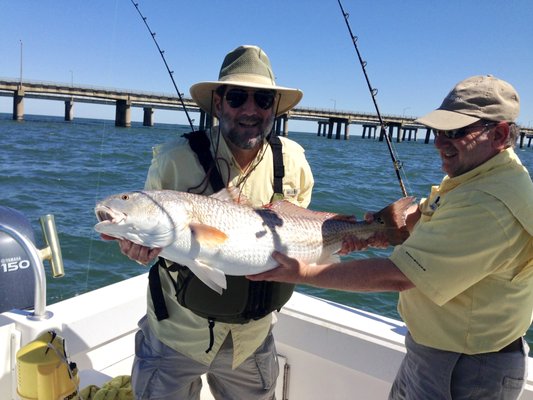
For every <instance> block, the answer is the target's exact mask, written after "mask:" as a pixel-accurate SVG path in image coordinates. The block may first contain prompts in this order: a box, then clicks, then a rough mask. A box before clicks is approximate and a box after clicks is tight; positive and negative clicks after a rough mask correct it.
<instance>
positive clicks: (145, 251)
mask: <svg viewBox="0 0 533 400" xmlns="http://www.w3.org/2000/svg"><path fill="white" fill-rule="evenodd" d="M100 237H101V238H102V239H103V240H116V241H118V245H119V247H120V251H121V252H122V254H124V255H125V256H126V257H128V258H129V259H131V260H133V261H136V262H138V263H139V264H142V265H147V264H148V263H149V262H150V261H151V260H153V259H154V258H156V257H157V256H158V255H159V253H161V251H162V250H163V249H157V248H156V249H151V248H149V247H145V246H141V245H140V244H136V243H133V242H131V241H129V240H126V239H117V238H114V237H112V236H108V235H105V234H101V235H100Z"/></svg>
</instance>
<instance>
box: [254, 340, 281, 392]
mask: <svg viewBox="0 0 533 400" xmlns="http://www.w3.org/2000/svg"><path fill="white" fill-rule="evenodd" d="M254 359H255V363H256V365H257V370H258V371H259V375H260V376H261V380H262V383H263V388H264V389H265V390H269V389H270V388H272V386H273V385H274V384H275V383H276V379H277V378H278V375H279V365H278V357H277V355H276V346H275V344H274V336H273V335H272V333H269V334H268V336H267V337H266V339H265V341H264V342H263V345H262V346H261V347H260V348H259V349H257V351H256V352H255V353H254Z"/></svg>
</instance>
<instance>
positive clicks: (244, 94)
mask: <svg viewBox="0 0 533 400" xmlns="http://www.w3.org/2000/svg"><path fill="white" fill-rule="evenodd" d="M275 97H276V92H274V91H271V90H257V91H255V92H254V101H255V104H257V107H259V108H261V109H263V110H268V109H269V108H271V107H272V105H273V104H274V99H275ZM225 98H226V101H227V102H228V104H229V106H230V107H231V108H239V107H240V106H242V105H243V104H244V103H246V100H247V99H248V91H246V90H244V89H230V90H228V91H227V92H226V96H225Z"/></svg>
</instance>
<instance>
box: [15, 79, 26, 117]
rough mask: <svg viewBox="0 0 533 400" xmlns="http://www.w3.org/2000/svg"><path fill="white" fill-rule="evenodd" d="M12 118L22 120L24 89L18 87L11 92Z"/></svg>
mask: <svg viewBox="0 0 533 400" xmlns="http://www.w3.org/2000/svg"><path fill="white" fill-rule="evenodd" d="M13 119H14V120H15V121H22V120H24V89H23V88H20V87H19V88H18V89H17V90H15V92H14V93H13Z"/></svg>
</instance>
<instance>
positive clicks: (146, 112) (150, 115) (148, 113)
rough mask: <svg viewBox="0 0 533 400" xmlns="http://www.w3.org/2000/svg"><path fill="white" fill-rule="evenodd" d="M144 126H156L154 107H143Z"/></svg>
mask: <svg viewBox="0 0 533 400" xmlns="http://www.w3.org/2000/svg"><path fill="white" fill-rule="evenodd" d="M143 126H154V109H153V108H152V107H143Z"/></svg>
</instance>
